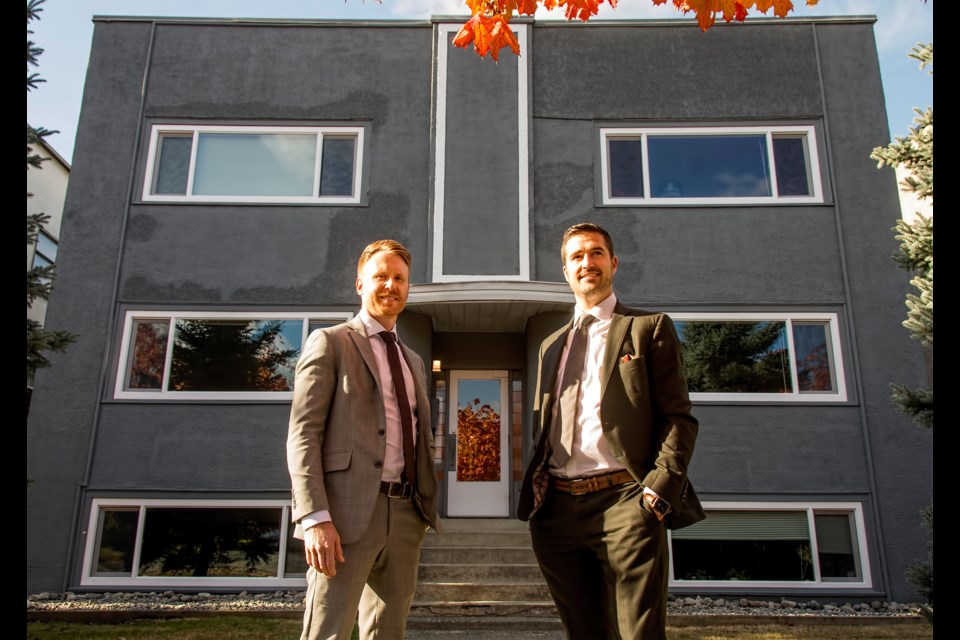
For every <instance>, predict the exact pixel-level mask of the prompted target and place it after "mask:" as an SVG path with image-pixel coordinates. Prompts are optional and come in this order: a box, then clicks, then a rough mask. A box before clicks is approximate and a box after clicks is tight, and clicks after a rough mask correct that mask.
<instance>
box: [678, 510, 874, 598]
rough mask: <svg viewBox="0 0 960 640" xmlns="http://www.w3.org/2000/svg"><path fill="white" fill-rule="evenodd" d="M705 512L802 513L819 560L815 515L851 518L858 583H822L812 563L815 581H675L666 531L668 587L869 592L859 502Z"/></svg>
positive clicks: (870, 581)
mask: <svg viewBox="0 0 960 640" xmlns="http://www.w3.org/2000/svg"><path fill="white" fill-rule="evenodd" d="M703 509H704V511H722V510H729V511H804V512H806V514H807V527H808V529H809V532H810V554H811V556H812V557H814V558H819V553H818V549H817V531H816V527H815V526H814V520H813V515H814V512H815V511H820V512H823V511H834V512H838V513H848V514H852V515H853V521H854V528H855V529H856V532H855V536H854V540H853V543H854V544H856V545H857V554H858V556H859V560H860V573H861V579H860V580H858V581H852V580H823V579H822V578H821V577H820V563H819V561H818V562H814V563H813V571H814V579H813V580H807V581H800V580H677V579H675V578H674V577H673V532H672V531H668V532H667V533H668V538H669V544H670V574H669V575H670V586H671V587H696V588H698V589H724V590H737V589H739V590H743V589H746V590H750V589H756V588H757V587H765V588H773V589H789V590H792V591H798V590H799V591H808V590H818V591H821V590H824V589H830V590H837V591H845V590H846V591H849V590H851V589H870V588H872V587H873V577H872V574H871V572H870V557H869V554H868V553H867V534H866V526H865V524H864V520H863V505H862V504H861V503H859V502H734V501H711V500H705V501H703Z"/></svg>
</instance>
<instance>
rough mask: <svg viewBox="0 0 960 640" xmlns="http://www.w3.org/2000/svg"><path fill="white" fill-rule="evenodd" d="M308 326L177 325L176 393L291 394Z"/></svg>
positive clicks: (206, 322)
mask: <svg viewBox="0 0 960 640" xmlns="http://www.w3.org/2000/svg"><path fill="white" fill-rule="evenodd" d="M302 333H303V321H302V320H229V319H224V320H219V319H217V320H212V319H211V320H205V319H199V320H177V322H176V339H175V342H174V345H173V360H172V362H171V365H170V387H169V388H170V390H172V391H290V390H291V389H293V370H294V367H295V366H296V363H297V358H298V357H299V355H300V346H301V340H302Z"/></svg>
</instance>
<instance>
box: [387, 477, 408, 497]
mask: <svg viewBox="0 0 960 640" xmlns="http://www.w3.org/2000/svg"><path fill="white" fill-rule="evenodd" d="M380 495H382V496H387V497H388V498H409V497H410V496H412V495H413V485H412V484H409V483H404V482H383V481H381V482H380Z"/></svg>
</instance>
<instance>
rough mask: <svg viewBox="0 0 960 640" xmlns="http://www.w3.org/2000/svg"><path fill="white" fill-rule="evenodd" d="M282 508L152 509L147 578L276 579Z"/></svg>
mask: <svg viewBox="0 0 960 640" xmlns="http://www.w3.org/2000/svg"><path fill="white" fill-rule="evenodd" d="M280 514H281V510H279V509H230V508H224V509H210V508H207V509H189V508H163V507H157V508H150V509H147V513H146V516H145V518H144V533H143V543H142V547H141V551H140V567H139V574H140V575H142V576H193V577H202V576H248V577H273V576H276V575H277V562H278V558H279V553H280Z"/></svg>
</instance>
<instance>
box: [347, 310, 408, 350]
mask: <svg viewBox="0 0 960 640" xmlns="http://www.w3.org/2000/svg"><path fill="white" fill-rule="evenodd" d="M357 318H359V319H360V322H361V323H362V324H363V328H364V330H365V331H366V332H367V337H368V338H372V337H373V336H375V335H376V334H378V333H381V332H383V331H386V329H384V328H383V325H382V324H380V323H379V322H377V321H376V320H374V319H373V317H372V316H371V315H370V314H369V313H367V310H366V309H360V313H358V314H357ZM392 333H393V335H395V336H397V341H398V342H399V340H400V337H399V335H397V327H396V325H394V327H393V331H392Z"/></svg>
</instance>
